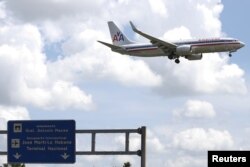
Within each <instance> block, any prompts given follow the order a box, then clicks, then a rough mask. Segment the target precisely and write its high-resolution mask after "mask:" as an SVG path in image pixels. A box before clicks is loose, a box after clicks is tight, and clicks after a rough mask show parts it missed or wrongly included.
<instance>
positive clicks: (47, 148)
mask: <svg viewBox="0 0 250 167" xmlns="http://www.w3.org/2000/svg"><path fill="white" fill-rule="evenodd" d="M8 163H75V121H74V120H63V121H60V120H55V121H47V120H46V121H9V122H8Z"/></svg>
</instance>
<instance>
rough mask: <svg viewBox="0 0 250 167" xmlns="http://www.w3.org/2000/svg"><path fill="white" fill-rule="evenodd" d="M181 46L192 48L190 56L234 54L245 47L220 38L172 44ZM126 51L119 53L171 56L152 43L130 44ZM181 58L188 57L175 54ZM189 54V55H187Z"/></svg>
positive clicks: (238, 42) (230, 39)
mask: <svg viewBox="0 0 250 167" xmlns="http://www.w3.org/2000/svg"><path fill="white" fill-rule="evenodd" d="M172 43H174V44H175V45H177V48H178V47H180V46H186V47H190V53H189V54H200V53H212V52H234V51H236V50H238V49H240V48H241V47H243V46H244V44H243V43H242V42H240V41H239V40H236V39H233V38H218V39H200V40H188V41H178V42H172ZM122 47H123V49H124V50H120V51H118V52H119V53H122V54H127V55H131V56H140V57H156V56H169V53H168V52H164V50H162V49H160V48H159V47H158V46H156V45H153V44H151V43H147V44H146V43H145V44H128V45H123V46H122ZM172 54H177V55H179V56H186V55H183V54H182V53H178V52H174V53H172ZM187 54H188V53H187Z"/></svg>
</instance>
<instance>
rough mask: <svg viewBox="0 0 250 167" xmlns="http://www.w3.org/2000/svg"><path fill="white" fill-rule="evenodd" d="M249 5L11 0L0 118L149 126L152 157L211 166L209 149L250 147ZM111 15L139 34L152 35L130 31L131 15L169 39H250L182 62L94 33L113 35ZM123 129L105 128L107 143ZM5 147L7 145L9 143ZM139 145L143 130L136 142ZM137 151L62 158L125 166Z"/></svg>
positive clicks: (0, 63)
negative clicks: (135, 51)
mask: <svg viewBox="0 0 250 167" xmlns="http://www.w3.org/2000/svg"><path fill="white" fill-rule="evenodd" d="M248 4H249V2H246V1H244V2H241V3H237V2H236V1H220V0H191V1H186V0H177V1H170V0H148V1H142V0H139V1H132V0H119V1H103V0H98V1H81V0H74V1H70V0H64V1H61V2H60V1H56V0H53V1H43V0H37V1H32V0H19V1H15V0H8V1H7V0H6V1H3V2H2V3H1V5H0V9H1V10H0V20H1V21H0V24H1V26H0V27H1V28H0V70H1V71H2V72H1V77H0V84H1V85H3V86H2V88H0V94H1V96H0V127H1V128H2V129H5V128H6V122H7V121H8V120H13V119H14V120H16V119H34V120H40V119H74V120H75V121H76V126H77V128H78V129H85V128H86V129H89V128H94V129H96V128H138V127H140V126H147V128H148V129H147V130H148V137H147V146H148V152H147V158H148V159H147V163H148V166H153V165H155V166H156V165H159V166H168V167H174V166H175V167H176V166H179V167H191V166H192V167H198V166H199V167H200V166H207V162H206V159H207V158H206V151H207V150H211V149H218V150H227V149H234V150H237V149H246V150H247V149H249V147H250V144H249V142H248V139H249V137H250V123H249V117H250V105H249V100H250V94H249V90H248V89H249V79H250V76H249V70H250V69H249V65H248V63H249V56H248V51H250V50H249V46H248V45H249V39H248V22H247V21H246V20H245V19H243V18H245V17H247V16H248V15H249V14H248V13H249V11H248V9H247V6H249V5H248ZM29 6H33V8H32V9H31V8H29ZM103 6H105V8H104V7H103ZM177 9H178V12H177V13H176V10H177ZM124 13H126V14H124ZM109 20H113V21H115V22H116V23H117V25H118V26H119V27H120V28H121V29H122V30H124V32H125V33H126V34H128V36H129V37H130V38H132V39H133V40H136V41H147V40H145V39H144V38H142V37H139V36H138V35H135V34H133V33H132V31H131V29H130V26H129V20H132V21H133V22H134V23H135V24H136V25H137V27H139V28H140V29H141V30H144V31H145V32H147V33H149V34H152V35H155V36H156V37H159V38H163V39H165V40H168V39H185V38H206V37H218V36H228V37H234V38H238V39H240V40H242V41H243V42H244V43H245V44H246V46H245V47H244V48H242V49H240V50H239V51H237V52H236V53H234V54H233V57H232V58H229V57H228V55H227V54H226V53H222V54H218V53H214V54H204V56H203V59H202V60H201V61H187V60H185V59H181V63H180V64H178V65H177V64H175V63H174V62H173V61H171V60H169V59H167V58H166V57H156V58H137V57H129V56H126V55H119V54H117V53H113V52H111V51H110V49H108V48H106V47H105V46H103V45H101V44H99V43H97V42H96V41H97V40H103V41H106V42H111V40H110V35H109V31H108V27H107V21H109ZM120 138H121V136H111V137H110V138H108V137H107V138H105V141H110V142H101V144H100V147H107V148H111V149H117V148H120V147H121V145H122V144H121V140H120ZM77 140H79V141H81V142H82V144H78V145H77V148H83V149H84V148H85V146H84V145H85V144H86V140H89V139H84V138H78V139H77ZM110 143H112V144H110ZM0 146H1V148H3V149H4V148H5V146H4V143H3V144H2V145H0ZM86 147H88V148H89V146H86ZM137 147H138V137H137V136H135V137H133V138H132V141H131V148H134V149H136V148H137ZM166 157H168V158H166ZM0 158H1V159H0V160H1V162H5V161H6V159H5V158H4V157H0ZM138 160H139V159H138V158H137V157H128V156H125V157H123V156H118V157H115V156H111V157H109V158H106V157H102V156H100V157H77V162H76V163H75V164H74V165H64V166H76V167H77V166H82V165H83V164H85V166H96V167H97V166H103V164H105V165H106V166H109V165H111V166H117V167H118V166H122V164H123V162H125V161H131V162H132V164H133V166H138V165H139V161H138ZM28 166H29V165H28ZM32 166H34V165H32ZM35 166H38V167H46V166H59V165H42V164H41V165H35Z"/></svg>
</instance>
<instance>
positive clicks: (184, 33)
mask: <svg viewBox="0 0 250 167" xmlns="http://www.w3.org/2000/svg"><path fill="white" fill-rule="evenodd" d="M163 38H164V39H166V40H172V41H173V40H181V39H191V33H190V31H189V29H188V28H186V27H185V26H181V27H178V28H174V29H172V30H169V31H167V32H166V33H165V34H164V36H163Z"/></svg>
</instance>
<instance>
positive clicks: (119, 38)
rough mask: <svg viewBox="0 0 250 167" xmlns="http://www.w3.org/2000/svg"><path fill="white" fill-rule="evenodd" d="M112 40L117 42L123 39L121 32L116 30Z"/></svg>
mask: <svg viewBox="0 0 250 167" xmlns="http://www.w3.org/2000/svg"><path fill="white" fill-rule="evenodd" d="M112 40H113V42H115V41H117V42H119V41H124V37H123V34H122V33H121V32H120V31H118V32H117V33H116V34H115V35H114V36H113V38H112Z"/></svg>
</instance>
